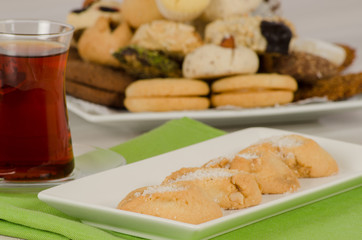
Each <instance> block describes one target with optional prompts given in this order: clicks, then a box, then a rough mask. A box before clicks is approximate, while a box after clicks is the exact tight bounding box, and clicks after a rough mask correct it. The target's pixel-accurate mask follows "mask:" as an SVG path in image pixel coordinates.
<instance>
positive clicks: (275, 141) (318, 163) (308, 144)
mask: <svg viewBox="0 0 362 240" xmlns="http://www.w3.org/2000/svg"><path fill="white" fill-rule="evenodd" d="M260 142H261V143H260V144H270V145H271V147H272V148H275V150H276V152H278V153H279V154H280V156H282V159H283V161H284V162H285V163H286V164H287V165H288V166H289V168H290V169H292V170H293V171H294V172H295V173H296V174H297V175H298V177H302V178H313V177H326V176H330V175H333V174H336V173H337V172H338V165H337V163H336V161H335V160H334V158H333V157H332V156H331V155H330V154H329V153H328V152H327V151H325V150H324V149H323V148H322V147H321V146H320V145H319V144H318V143H317V142H316V141H314V140H312V139H310V138H306V137H303V136H300V135H296V134H292V135H283V136H275V137H271V138H267V139H263V140H261V141H260Z"/></svg>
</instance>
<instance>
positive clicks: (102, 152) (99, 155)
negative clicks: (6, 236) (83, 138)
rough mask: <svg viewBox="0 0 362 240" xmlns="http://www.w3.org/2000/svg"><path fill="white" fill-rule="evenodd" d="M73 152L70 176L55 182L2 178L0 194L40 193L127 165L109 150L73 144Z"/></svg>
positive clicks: (0, 180)
mask: <svg viewBox="0 0 362 240" xmlns="http://www.w3.org/2000/svg"><path fill="white" fill-rule="evenodd" d="M73 152H74V165H75V167H74V170H73V172H72V173H71V174H70V175H69V176H67V177H65V178H60V179H54V180H45V181H31V182H22V181H6V180H4V179H2V178H0V192H38V191H41V190H44V189H46V188H50V187H54V186H57V185H60V184H63V183H66V182H69V181H73V180H75V179H79V178H82V177H85V176H89V175H91V174H95V173H98V172H102V171H105V170H108V169H112V168H116V167H120V166H122V165H125V164H126V160H125V159H124V157H123V156H121V155H120V154H118V153H116V152H114V151H111V150H108V149H103V148H99V147H94V146H89V145H83V144H73Z"/></svg>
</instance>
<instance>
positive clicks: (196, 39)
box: [131, 20, 203, 56]
mask: <svg viewBox="0 0 362 240" xmlns="http://www.w3.org/2000/svg"><path fill="white" fill-rule="evenodd" d="M202 43H203V42H202V39H201V37H200V35H199V34H198V33H196V31H195V28H194V27H193V26H191V25H189V24H185V23H178V22H173V21H169V20H157V21H153V22H151V23H148V24H144V25H142V26H140V27H139V28H138V29H137V30H136V32H135V34H134V36H133V37H132V40H131V44H134V45H137V46H140V47H143V48H146V49H150V50H160V51H164V52H166V53H169V54H174V55H181V56H184V55H185V54H187V53H189V52H191V51H193V50H194V49H195V48H198V47H200V46H201V45H202Z"/></svg>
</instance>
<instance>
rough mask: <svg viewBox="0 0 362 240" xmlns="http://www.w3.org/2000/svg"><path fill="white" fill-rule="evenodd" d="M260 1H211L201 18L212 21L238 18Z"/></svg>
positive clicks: (256, 5) (255, 6)
mask: <svg viewBox="0 0 362 240" xmlns="http://www.w3.org/2000/svg"><path fill="white" fill-rule="evenodd" d="M261 2H262V0H228V1H225V0H211V1H210V4H209V5H208V7H207V8H206V9H205V11H204V12H203V14H202V15H201V18H202V19H203V20H205V21H209V22H210V21H214V20H216V19H220V18H227V17H231V16H240V15H243V14H246V13H249V12H251V11H252V10H254V9H255V8H257V7H258V6H259V5H260V3H261Z"/></svg>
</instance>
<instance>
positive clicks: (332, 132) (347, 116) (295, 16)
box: [0, 0, 362, 239]
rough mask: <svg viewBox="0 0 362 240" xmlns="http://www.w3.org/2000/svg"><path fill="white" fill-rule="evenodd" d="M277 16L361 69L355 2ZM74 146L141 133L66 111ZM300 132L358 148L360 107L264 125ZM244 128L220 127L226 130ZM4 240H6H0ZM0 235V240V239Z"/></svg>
mask: <svg viewBox="0 0 362 240" xmlns="http://www.w3.org/2000/svg"><path fill="white" fill-rule="evenodd" d="M82 2H83V1H82V0H57V1H55V0H31V1H29V0H1V1H0V19H4V18H44V19H51V20H57V21H65V18H66V15H67V13H68V12H69V11H70V10H71V9H74V8H78V7H79V6H81V3H82ZM282 6H283V15H284V16H285V17H286V18H288V19H289V20H291V21H292V22H293V23H294V24H295V26H296V29H297V32H298V34H299V35H300V36H304V37H312V38H318V39H324V40H327V41H332V42H339V43H345V44H348V45H350V46H352V47H354V48H355V49H357V54H358V57H357V59H356V61H355V62H354V64H353V65H352V66H351V67H350V69H349V71H350V72H357V71H362V57H360V56H359V55H361V54H362V15H361V13H362V1H361V0H343V1H342V0H304V1H300V0H284V1H283V0H282ZM69 120H70V127H71V133H72V138H73V142H74V143H80V144H89V145H93V146H98V147H104V148H107V147H111V146H114V145H116V144H119V143H122V142H125V141H127V140H129V139H132V138H134V137H136V136H138V135H139V134H141V132H139V131H135V130H134V129H129V128H127V127H122V125H119V126H105V125H100V124H93V123H89V122H86V121H85V120H83V119H81V118H80V117H78V116H76V115H74V114H73V113H69ZM263 126H264V127H272V128H278V129H283V130H289V131H296V132H300V133H305V134H311V135H316V136H320V137H327V138H331V139H337V140H342V141H346V142H351V143H356V144H361V145H362V109H361V110H353V111H348V112H344V113H343V114H334V115H329V116H325V117H321V118H319V119H317V120H313V121H308V122H294V123H278V124H264V125H263ZM242 128H245V126H241V127H233V128H224V130H226V131H228V132H232V131H236V130H239V129H242ZM3 238H4V239H7V238H5V237H3ZM3 238H2V237H1V236H0V239H3Z"/></svg>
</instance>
